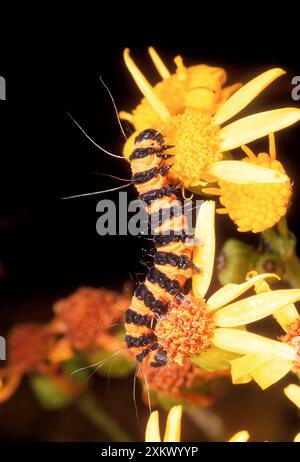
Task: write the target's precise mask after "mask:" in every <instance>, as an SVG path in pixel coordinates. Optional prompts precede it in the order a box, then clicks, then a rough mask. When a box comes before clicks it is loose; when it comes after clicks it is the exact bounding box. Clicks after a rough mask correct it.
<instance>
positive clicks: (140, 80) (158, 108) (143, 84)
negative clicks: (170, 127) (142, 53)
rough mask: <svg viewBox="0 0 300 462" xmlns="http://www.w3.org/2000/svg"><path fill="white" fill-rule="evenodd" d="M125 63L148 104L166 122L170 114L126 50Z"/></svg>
mask: <svg viewBox="0 0 300 462" xmlns="http://www.w3.org/2000/svg"><path fill="white" fill-rule="evenodd" d="M124 61H125V64H126V66H127V69H128V70H129V72H130V74H131V75H132V77H133V79H134V81H135V83H136V84H137V86H138V88H139V89H140V91H141V92H142V93H143V95H144V96H145V98H146V100H147V101H148V103H149V104H150V105H151V106H152V108H153V109H154V111H155V112H156V113H157V114H158V115H159V116H160V117H161V118H162V120H163V121H164V122H165V121H166V120H167V119H168V118H169V117H170V113H169V111H168V109H167V108H166V106H165V105H164V104H163V103H162V102H161V100H160V99H159V98H158V97H157V96H156V94H155V93H154V91H153V88H152V87H151V85H150V83H149V82H148V80H147V79H146V78H145V77H144V75H143V74H142V72H141V71H140V70H139V68H138V67H137V65H136V64H135V62H134V61H133V60H132V58H131V57H130V54H129V49H128V48H126V49H125V50H124Z"/></svg>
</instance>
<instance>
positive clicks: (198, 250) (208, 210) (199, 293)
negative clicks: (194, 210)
mask: <svg viewBox="0 0 300 462" xmlns="http://www.w3.org/2000/svg"><path fill="white" fill-rule="evenodd" d="M195 239H196V240H198V241H199V245H197V244H196V245H195V246H194V250H193V263H194V264H195V265H196V266H197V267H198V268H199V270H200V271H199V273H197V274H195V275H194V276H193V293H194V295H195V297H196V298H203V297H204V296H205V294H206V292H207V289H208V288H209V285H210V282H211V278H212V273H213V267H214V258H215V245H216V243H215V203H214V201H205V202H203V204H202V205H201V207H200V210H199V213H198V216H197V222H196V228H195Z"/></svg>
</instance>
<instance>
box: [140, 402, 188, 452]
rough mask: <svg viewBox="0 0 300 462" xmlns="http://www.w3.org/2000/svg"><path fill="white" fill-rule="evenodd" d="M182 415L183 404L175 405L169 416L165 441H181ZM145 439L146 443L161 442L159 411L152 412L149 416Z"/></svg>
mask: <svg viewBox="0 0 300 462" xmlns="http://www.w3.org/2000/svg"><path fill="white" fill-rule="evenodd" d="M181 416H182V406H180V405H179V406H173V407H172V409H171V410H170V412H169V414H168V418H167V425H166V431H165V436H164V442H165V443H178V442H179V441H180V432H181ZM145 441H146V443H161V437H160V430H159V413H158V411H154V412H152V413H151V415H150V417H149V420H148V423H147V427H146V435H145Z"/></svg>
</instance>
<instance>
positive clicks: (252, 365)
mask: <svg viewBox="0 0 300 462" xmlns="http://www.w3.org/2000/svg"><path fill="white" fill-rule="evenodd" d="M272 359H273V358H272V357H271V356H269V355H260V356H257V355H253V354H248V355H244V356H241V357H239V358H236V359H233V360H232V361H231V378H232V383H233V384H235V385H236V384H239V383H245V382H246V383H247V382H249V381H251V379H252V376H251V373H252V372H253V371H254V370H255V369H256V368H258V367H261V366H262V365H264V364H266V363H268V362H269V361H270V360H272ZM245 378H246V380H245ZM249 378H250V380H249Z"/></svg>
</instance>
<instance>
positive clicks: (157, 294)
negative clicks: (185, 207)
mask: <svg viewBox="0 0 300 462" xmlns="http://www.w3.org/2000/svg"><path fill="white" fill-rule="evenodd" d="M171 148H172V146H167V145H165V144H164V139H163V136H162V135H161V134H160V133H159V132H157V131H156V130H153V129H147V130H144V131H143V132H141V133H140V134H139V135H138V136H137V137H136V138H135V148H134V150H133V152H132V153H131V155H130V157H129V159H130V162H131V170H132V180H133V183H134V184H135V186H136V189H137V191H138V193H139V198H140V199H142V200H143V201H144V202H145V203H146V209H147V213H148V216H149V218H150V221H151V222H153V220H151V218H153V217H154V216H156V218H157V221H156V222H155V223H156V227H155V228H154V233H153V234H154V243H155V256H154V265H153V267H152V268H151V270H150V271H149V272H148V274H147V276H146V279H145V282H144V283H141V284H139V286H138V287H137V289H136V291H135V293H134V296H133V298H132V302H131V306H130V307H129V309H128V310H127V312H126V315H125V328H126V337H125V340H126V343H127V346H128V348H130V349H131V350H132V351H133V352H134V354H135V355H136V359H137V361H138V362H142V361H143V360H147V361H149V362H150V364H151V366H153V367H161V366H164V365H166V363H167V360H168V358H167V352H166V351H165V350H164V349H163V348H162V346H161V345H160V344H159V342H158V340H157V336H156V335H155V326H156V324H157V321H158V320H159V319H160V318H161V317H162V316H164V315H165V314H166V313H167V311H168V308H169V305H170V303H171V302H173V301H174V300H175V301H176V302H179V303H180V301H181V300H183V299H184V298H185V294H186V293H187V292H188V290H189V289H188V285H189V281H190V279H191V276H192V275H193V273H194V272H195V271H196V269H195V267H194V265H193V263H192V260H191V257H192V250H193V247H192V245H191V243H190V238H191V236H190V235H189V233H188V225H187V219H186V217H185V215H184V213H183V211H182V206H181V204H180V203H179V201H178V200H177V198H176V195H175V194H174V187H173V186H171V185H169V183H168V180H167V177H166V174H167V172H168V170H169V168H170V167H171V164H170V162H171V159H172V157H173V155H172V154H170V153H169V150H170V149H171Z"/></svg>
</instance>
